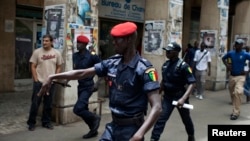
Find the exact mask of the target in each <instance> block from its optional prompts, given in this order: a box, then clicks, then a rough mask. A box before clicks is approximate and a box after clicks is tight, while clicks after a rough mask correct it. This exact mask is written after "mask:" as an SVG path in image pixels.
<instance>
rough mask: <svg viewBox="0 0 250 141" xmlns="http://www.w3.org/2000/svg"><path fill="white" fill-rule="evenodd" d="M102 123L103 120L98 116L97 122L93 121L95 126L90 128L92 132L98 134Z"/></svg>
mask: <svg viewBox="0 0 250 141" xmlns="http://www.w3.org/2000/svg"><path fill="white" fill-rule="evenodd" d="M100 121H101V118H100V117H99V116H96V117H95V120H94V121H93V124H92V126H91V128H90V131H93V132H97V130H98V128H99V126H100Z"/></svg>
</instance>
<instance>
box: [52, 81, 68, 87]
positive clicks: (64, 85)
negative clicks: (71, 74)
mask: <svg viewBox="0 0 250 141" xmlns="http://www.w3.org/2000/svg"><path fill="white" fill-rule="evenodd" d="M52 83H54V84H58V85H60V86H62V87H71V86H70V85H69V84H68V83H62V82H58V81H52Z"/></svg>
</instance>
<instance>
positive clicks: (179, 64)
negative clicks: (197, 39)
mask: <svg viewBox="0 0 250 141" xmlns="http://www.w3.org/2000/svg"><path fill="white" fill-rule="evenodd" d="M184 64H186V62H185V61H184V60H183V59H179V60H178V62H177V65H176V68H175V69H176V70H179V69H180V68H181V67H182V66H183V65H184Z"/></svg>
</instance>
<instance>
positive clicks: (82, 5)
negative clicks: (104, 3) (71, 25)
mask: <svg viewBox="0 0 250 141" xmlns="http://www.w3.org/2000/svg"><path fill="white" fill-rule="evenodd" d="M90 14H91V0H77V17H76V23H77V24H80V25H85V26H90V22H91V16H90Z"/></svg>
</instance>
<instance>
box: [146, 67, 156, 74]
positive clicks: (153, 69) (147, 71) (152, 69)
mask: <svg viewBox="0 0 250 141" xmlns="http://www.w3.org/2000/svg"><path fill="white" fill-rule="evenodd" d="M150 71H156V70H155V68H148V69H147V70H146V71H145V73H149V72H150Z"/></svg>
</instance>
